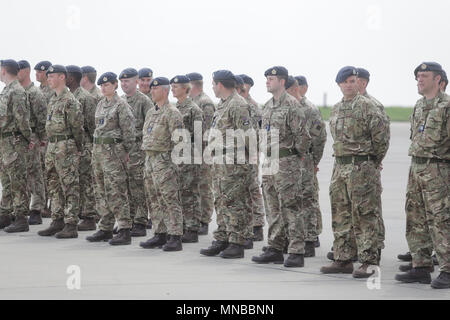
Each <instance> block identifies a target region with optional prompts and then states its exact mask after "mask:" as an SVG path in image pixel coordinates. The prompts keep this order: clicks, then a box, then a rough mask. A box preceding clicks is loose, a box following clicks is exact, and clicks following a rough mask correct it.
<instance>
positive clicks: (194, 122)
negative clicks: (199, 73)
mask: <svg viewBox="0 0 450 320" xmlns="http://www.w3.org/2000/svg"><path fill="white" fill-rule="evenodd" d="M189 82H190V80H189V78H188V77H187V76H184V75H179V76H176V77H174V78H172V79H171V80H170V84H171V86H172V94H173V96H174V97H175V98H176V99H177V100H178V102H177V109H178V110H179V111H180V113H181V115H182V116H183V123H184V128H185V129H186V130H187V131H188V132H189V137H188V140H189V143H190V144H191V157H190V158H189V159H188V160H189V161H190V162H189V163H182V164H179V165H178V168H179V170H180V192H181V194H180V196H181V205H182V211H183V223H184V227H183V229H184V234H183V238H182V239H181V241H182V242H183V243H195V242H198V231H199V229H200V221H201V220H200V219H201V217H202V214H201V210H200V192H199V188H198V184H199V180H200V179H201V177H200V176H199V172H198V171H199V169H200V165H199V164H197V163H195V159H194V157H195V156H196V154H195V153H197V156H199V158H200V159H199V160H201V159H202V153H201V151H202V150H200V147H201V144H200V145H199V146H198V148H196V146H195V144H194V137H198V138H201V137H202V136H203V132H202V127H203V112H202V110H201V109H200V108H199V107H198V106H197V105H196V104H195V103H194V102H193V101H192V98H190V97H189V96H188V94H189V91H190V89H191V85H190V84H189Z"/></svg>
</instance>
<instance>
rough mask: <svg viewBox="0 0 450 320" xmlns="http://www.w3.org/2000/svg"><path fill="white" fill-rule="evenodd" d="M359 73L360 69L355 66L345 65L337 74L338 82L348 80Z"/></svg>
mask: <svg viewBox="0 0 450 320" xmlns="http://www.w3.org/2000/svg"><path fill="white" fill-rule="evenodd" d="M357 75H358V70H356V68H355V67H351V66H347V67H343V68H342V69H341V70H339V72H338V74H337V76H336V82H337V83H342V82H344V81H345V80H347V78H348V77H351V76H357Z"/></svg>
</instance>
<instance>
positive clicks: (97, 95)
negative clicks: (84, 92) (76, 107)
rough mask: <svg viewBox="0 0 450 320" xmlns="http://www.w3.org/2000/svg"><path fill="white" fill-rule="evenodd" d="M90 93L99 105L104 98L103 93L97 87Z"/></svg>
mask: <svg viewBox="0 0 450 320" xmlns="http://www.w3.org/2000/svg"><path fill="white" fill-rule="evenodd" d="M89 93H90V94H91V96H93V97H94V99H95V103H96V104H98V103H99V102H100V100H102V98H103V95H102V92H101V91H100V89H99V88H98V87H97V86H93V87H92V89H91V90H89Z"/></svg>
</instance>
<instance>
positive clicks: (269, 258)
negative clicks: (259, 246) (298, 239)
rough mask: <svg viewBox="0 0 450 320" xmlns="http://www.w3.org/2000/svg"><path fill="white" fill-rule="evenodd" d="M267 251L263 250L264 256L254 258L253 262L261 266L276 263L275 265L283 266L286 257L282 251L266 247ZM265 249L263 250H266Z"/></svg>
mask: <svg viewBox="0 0 450 320" xmlns="http://www.w3.org/2000/svg"><path fill="white" fill-rule="evenodd" d="M264 248H266V250H263V251H264V252H263V254H261V255H260V256H259V257H256V256H255V257H252V261H253V262H256V263H260V264H266V263H275V264H282V263H284V257H283V253H282V252H281V251H278V250H277V249H274V248H271V247H264ZM264 248H263V249H264Z"/></svg>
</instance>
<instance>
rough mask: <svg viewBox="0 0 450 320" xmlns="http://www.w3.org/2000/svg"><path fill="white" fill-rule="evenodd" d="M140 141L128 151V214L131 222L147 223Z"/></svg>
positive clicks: (143, 156) (142, 157)
mask: <svg viewBox="0 0 450 320" xmlns="http://www.w3.org/2000/svg"><path fill="white" fill-rule="evenodd" d="M141 144H142V142H136V143H135V144H134V145H133V148H132V149H131V151H130V161H129V162H128V177H129V188H130V193H129V195H130V214H131V219H132V220H133V223H137V224H142V225H147V221H148V207H147V197H146V192H145V187H144V167H145V152H144V151H142V150H141Z"/></svg>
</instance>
